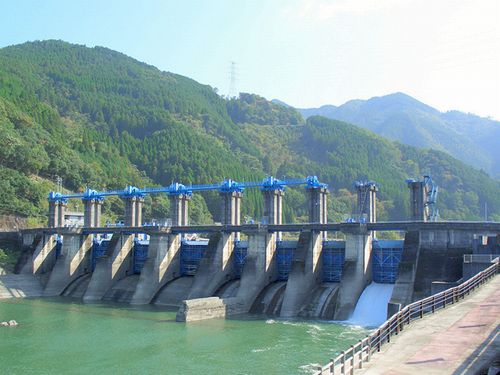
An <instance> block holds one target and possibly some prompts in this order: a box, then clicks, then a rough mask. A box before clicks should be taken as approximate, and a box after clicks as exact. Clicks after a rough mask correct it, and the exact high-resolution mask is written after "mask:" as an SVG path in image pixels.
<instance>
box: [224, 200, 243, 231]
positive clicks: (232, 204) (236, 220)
mask: <svg viewBox="0 0 500 375" xmlns="http://www.w3.org/2000/svg"><path fill="white" fill-rule="evenodd" d="M219 195H220V197H221V198H222V205H221V206H222V212H221V223H222V224H224V225H240V224H241V197H242V196H243V193H242V192H240V191H232V192H221V193H219ZM234 237H235V240H239V238H240V234H239V233H234Z"/></svg>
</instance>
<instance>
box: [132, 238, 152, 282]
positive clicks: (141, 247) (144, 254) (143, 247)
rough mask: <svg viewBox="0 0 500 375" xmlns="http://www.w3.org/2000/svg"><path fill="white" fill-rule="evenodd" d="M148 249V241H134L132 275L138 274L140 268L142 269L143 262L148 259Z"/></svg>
mask: <svg viewBox="0 0 500 375" xmlns="http://www.w3.org/2000/svg"><path fill="white" fill-rule="evenodd" d="M148 249H149V241H146V240H138V239H137V238H136V239H135V241H134V273H135V274H140V273H141V271H142V267H144V262H146V259H148Z"/></svg>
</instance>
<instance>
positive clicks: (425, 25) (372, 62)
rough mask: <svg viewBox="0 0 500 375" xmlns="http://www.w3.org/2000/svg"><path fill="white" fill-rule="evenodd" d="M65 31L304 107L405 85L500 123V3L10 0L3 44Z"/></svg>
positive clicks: (0, 20)
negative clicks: (234, 71) (231, 75)
mask: <svg viewBox="0 0 500 375" xmlns="http://www.w3.org/2000/svg"><path fill="white" fill-rule="evenodd" d="M42 39H62V40H66V41H69V42H73V43H79V44H85V45H87V46H94V45H101V46H105V47H109V48H112V49H115V50H118V51H120V52H123V53H125V54H127V55H129V56H132V57H134V58H136V59H138V60H141V61H144V62H147V63H149V64H152V65H155V66H157V67H158V68H160V69H162V70H167V71H171V72H175V73H179V74H183V75H186V76H189V77H191V78H193V79H195V80H197V81H199V82H202V83H205V84H209V85H211V86H213V87H217V88H218V89H219V91H220V92H221V93H223V94H225V93H227V92H228V89H229V70H230V68H229V66H230V62H231V61H235V62H236V64H237V65H236V67H237V81H236V87H237V89H238V91H244V92H253V93H257V94H260V95H263V96H265V97H266V98H268V99H272V98H278V99H280V100H283V101H285V102H287V103H289V104H291V105H294V106H297V107H311V106H319V105H323V104H335V105H339V104H342V103H344V102H345V101H347V100H350V99H355V98H361V99H366V98H369V97H372V96H380V95H385V94H389V93H392V92H396V91H402V92H405V93H407V94H409V95H412V96H414V97H416V98H417V99H419V100H421V101H423V102H425V103H427V104H430V105H432V106H435V107H437V108H438V109H440V110H449V109H459V110H462V111H465V112H473V113H476V114H479V115H481V116H492V117H494V118H496V119H500V47H499V46H500V1H498V0H480V1H477V0H460V1H458V0H433V1H431V0H272V1H264V0H254V1H237V0H232V1H229V0H228V1H222V0H221V1H219V0H211V1H208V0H207V1H187V0H186V1H167V0H165V1H159V0H151V1H148V0H143V1H131V0H121V1H114V0H113V1H111V0H107V1H104V0H89V1H76V0H74V1H68V0H66V1H60V0H43V1H42V0H38V1H35V0H31V1H28V0H26V1H23V0H1V2H0V47H3V46H7V45H11V44H17V43H22V42H25V41H31V40H42Z"/></svg>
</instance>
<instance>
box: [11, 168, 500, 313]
mask: <svg viewBox="0 0 500 375" xmlns="http://www.w3.org/2000/svg"><path fill="white" fill-rule="evenodd" d="M251 184H252V183H250V184H249V183H247V186H244V187H242V186H241V184H238V183H235V182H234V181H231V180H229V183H227V182H225V183H223V184H221V185H217V188H218V189H219V194H220V196H221V210H222V218H223V219H222V223H221V224H216V225H199V226H190V225H189V223H188V201H189V198H190V193H192V191H196V189H197V188H198V187H199V188H200V190H201V189H208V188H213V185H198V187H197V186H194V187H183V185H181V186H179V184H176V185H175V186H171V187H169V189H170V190H169V192H167V193H168V194H169V197H170V200H171V207H172V216H173V218H172V220H173V222H172V225H171V226H165V227H162V226H143V225H142V202H143V195H144V194H145V191H144V189H143V190H142V191H141V190H140V189H137V190H134V189H136V188H131V187H129V188H127V189H126V190H125V191H124V192H117V193H116V194H121V195H120V196H121V197H122V198H123V199H124V200H125V226H122V227H101V226H100V210H101V205H102V199H103V197H104V196H107V195H111V194H115V192H102V193H99V192H96V191H93V190H90V189H89V190H87V192H85V193H83V195H81V196H79V195H77V194H75V195H72V196H70V195H68V196H63V195H61V194H60V193H51V195H50V196H49V206H50V207H49V226H48V227H47V228H37V229H31V230H24V231H21V232H20V233H19V234H18V237H19V240H20V241H22V245H23V247H24V249H25V254H26V256H25V263H24V265H23V266H22V267H21V270H20V273H21V274H23V275H34V276H35V278H36V279H37V280H38V281H39V283H40V284H41V286H42V288H43V296H47V297H50V296H67V297H72V298H79V299H82V300H83V301H85V302H98V301H106V300H108V301H115V302H122V303H130V304H135V305H141V304H157V305H166V306H170V307H176V308H177V309H178V312H177V320H179V321H194V320H200V319H208V318H215V317H225V316H229V315H235V314H244V313H257V314H265V315H270V316H279V317H284V318H290V317H305V318H315V319H328V320H331V319H335V320H345V319H348V318H349V316H350V315H351V314H352V312H353V311H354V308H355V307H356V304H357V302H358V299H359V298H360V296H361V294H362V293H363V291H364V290H365V288H366V287H367V286H368V285H369V284H370V283H371V282H373V281H374V282H376V283H381V284H393V288H392V293H391V297H390V300H389V303H388V306H387V309H388V313H389V314H392V313H393V312H395V311H397V310H399V309H401V308H402V307H403V306H405V305H407V304H409V303H411V302H412V301H414V300H416V299H419V298H421V297H422V296H426V295H430V294H431V292H433V291H435V290H437V289H436V288H438V289H439V288H442V287H444V286H445V285H446V286H448V285H450V284H453V283H456V282H457V281H458V280H460V279H461V278H463V277H464V271H463V264H462V263H463V256H464V254H472V253H474V252H481V251H483V252H498V251H499V248H500V223H492V222H440V221H435V218H434V217H433V208H432V203H431V202H430V200H431V199H432V186H430V185H429V182H428V181H426V180H425V179H424V180H423V181H417V182H415V181H411V182H409V187H410V196H411V203H412V218H411V220H410V221H405V222H377V221H376V205H375V203H376V192H377V188H376V185H375V184H374V183H371V182H370V183H359V184H357V185H356V189H357V194H358V213H359V216H358V218H357V219H356V220H350V222H346V223H328V221H327V210H326V200H327V194H328V190H327V186H326V185H325V184H321V183H319V181H318V180H317V178H315V177H308V178H306V179H303V180H293V181H289V182H286V181H280V180H276V179H272V178H268V179H266V180H264V181H263V182H261V183H259V184H254V185H253V186H254V187H260V188H261V190H262V193H263V196H264V204H265V207H264V208H265V210H264V211H265V218H266V219H265V220H264V223H261V224H241V222H240V216H241V214H240V207H241V199H242V195H243V194H242V193H243V188H249V187H252V186H250V185H251ZM173 185H174V184H173ZM285 185H305V191H306V194H307V198H308V204H309V223H306V224H283V223H282V207H283V206H282V205H283V196H284V186H285ZM429 186H430V187H429ZM160 190H161V189H157V191H158V192H165V191H160ZM172 190H175V191H174V193H172ZM71 198H81V199H82V200H83V202H84V206H85V212H84V217H85V225H84V226H83V227H65V226H64V220H63V218H64V215H65V213H64V210H65V204H66V201H67V199H71ZM382 231H400V232H401V233H403V237H404V239H402V240H382V239H380V240H378V239H377V235H376V233H377V232H382ZM193 233H196V234H199V235H201V236H202V237H204V238H205V239H198V240H189V239H188V238H187V236H186V235H187V234H193ZM285 233H294V234H295V237H296V239H295V240H289V238H292V237H291V236H290V235H288V236H286V235H284V234H285ZM285 238H287V239H286V240H285ZM329 238H338V239H329ZM340 238H342V239H340Z"/></svg>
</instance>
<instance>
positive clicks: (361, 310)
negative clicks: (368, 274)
mask: <svg viewBox="0 0 500 375" xmlns="http://www.w3.org/2000/svg"><path fill="white" fill-rule="evenodd" d="M393 289H394V284H379V283H375V282H372V283H371V284H370V285H368V286H367V287H366V288H365V290H364V291H363V294H361V297H359V300H358V303H357V304H356V308H355V309H354V312H353V314H352V316H351V318H350V319H349V320H348V323H350V324H353V325H357V326H362V327H378V326H380V325H381V324H382V323H384V322H385V321H386V320H387V303H388V302H389V300H390V298H391V295H392V290H393Z"/></svg>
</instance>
